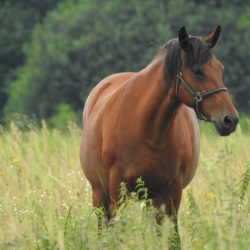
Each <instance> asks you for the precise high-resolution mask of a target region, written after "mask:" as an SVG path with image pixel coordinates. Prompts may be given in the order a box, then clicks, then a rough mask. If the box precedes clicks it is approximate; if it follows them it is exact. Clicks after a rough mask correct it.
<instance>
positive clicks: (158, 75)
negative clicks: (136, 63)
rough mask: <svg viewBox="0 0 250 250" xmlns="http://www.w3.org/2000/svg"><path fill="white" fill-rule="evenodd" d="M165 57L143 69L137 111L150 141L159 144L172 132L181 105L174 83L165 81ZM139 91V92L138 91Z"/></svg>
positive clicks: (139, 83)
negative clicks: (176, 95)
mask: <svg viewBox="0 0 250 250" xmlns="http://www.w3.org/2000/svg"><path fill="white" fill-rule="evenodd" d="M163 60H164V58H159V59H158V60H157V59H156V60H155V61H153V62H152V63H151V64H150V65H149V66H147V67H146V68H145V69H144V70H142V71H141V72H140V73H139V74H140V75H141V79H140V81H138V85H139V86H137V88H139V90H138V91H140V93H141V94H140V97H138V100H137V105H136V108H137V111H136V112H137V113H138V114H140V115H139V119H141V120H140V121H138V122H140V123H141V124H142V127H143V130H144V132H145V133H146V134H147V138H148V141H149V142H150V143H152V144H155V145H158V144H161V143H162V140H164V139H163V138H164V137H165V136H166V135H167V133H170V132H171V131H170V130H171V125H172V124H173V121H174V118H175V116H176V114H177V111H178V108H179V106H180V103H179V101H178V100H177V99H176V97H175V86H174V83H169V84H166V83H165V78H164V61H163ZM138 91H137V92H138Z"/></svg>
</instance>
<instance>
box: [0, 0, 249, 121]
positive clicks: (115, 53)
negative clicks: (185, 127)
mask: <svg viewBox="0 0 250 250" xmlns="http://www.w3.org/2000/svg"><path fill="white" fill-rule="evenodd" d="M7 2H12V3H13V5H11V6H15V8H19V9H17V10H15V13H16V14H17V18H18V17H19V15H20V16H21V17H20V20H21V19H24V20H25V21H23V22H21V23H24V24H23V25H21V28H15V29H13V32H9V33H8V32H7V31H8V30H9V28H8V27H9V26H8V25H6V28H5V29H3V32H4V34H7V35H6V36H7V38H6V39H3V41H5V42H6V44H7V45H8V46H9V45H11V44H12V43H8V41H9V40H13V41H15V42H13V44H14V47H13V49H11V51H17V53H19V54H20V53H21V57H22V58H24V55H23V50H24V51H25V58H26V60H25V62H24V64H23V66H22V67H21V68H20V69H19V70H18V72H17V73H16V71H12V70H11V71H10V72H11V74H15V75H16V77H9V76H8V77H7V75H8V74H6V75H5V74H4V77H7V78H8V79H10V80H8V82H10V81H11V82H12V83H11V86H10V87H9V88H8V95H9V99H8V102H7V105H6V106H5V118H6V119H8V117H9V116H10V115H11V113H16V112H18V113H22V114H26V115H28V116H34V115H35V116H36V117H37V118H45V119H48V118H51V117H52V116H54V115H55V114H56V113H57V107H58V105H60V103H67V104H69V105H70V107H71V108H72V109H73V110H74V112H76V114H77V115H78V116H79V117H80V116H81V113H82V107H83V104H84V101H85V100H86V96H87V95H88V93H89V91H90V89H92V88H93V86H95V85H96V84H97V83H98V81H100V80H101V79H102V78H104V77H105V76H107V75H110V74H113V73H116V72H121V71H138V70H140V69H142V68H143V67H144V66H146V65H147V64H148V63H149V61H150V60H151V58H152V57H153V56H154V54H155V53H156V50H157V48H158V47H159V46H160V45H162V44H163V43H165V42H166V41H167V40H169V39H171V38H173V37H176V36H177V32H178V30H179V28H180V27H181V26H183V25H185V26H186V27H187V30H188V31H189V32H190V33H191V34H194V35H201V36H206V35H207V34H208V33H210V32H211V31H212V30H213V28H214V27H215V26H216V25H217V24H220V25H221V26H222V37H221V39H220V41H219V44H218V46H217V47H216V48H215V49H214V51H215V54H216V55H217V56H218V57H219V59H221V60H222V62H223V63H224V65H225V68H226V71H225V84H226V86H227V87H229V89H230V90H231V92H232V95H233V98H234V100H235V102H236V104H237V106H238V108H239V109H240V110H241V111H244V112H245V113H246V114H249V110H250V101H249V96H250V85H249V83H250V78H249V74H248V58H249V57H250V50H249V49H248V44H249V40H250V35H249V27H250V26H249V23H250V22H249V13H250V11H249V10H250V5H249V2H248V1H239V0H234V1H231V2H230V3H228V2H226V1H224V0H221V1H214V0H210V1H206V2H204V1H197V0H192V1H186V0H178V1H174V0H169V1H163V0H157V1H146V2H145V1H141V0H136V1H132V0H129V1H126V2H124V1H114V0H112V1H108V2H104V1H100V0H91V1H90V0H86V1H81V0H75V1H66V0H65V1H63V2H60V4H59V7H58V8H57V9H55V10H54V11H51V12H48V13H47V10H50V9H53V8H55V6H57V3H58V1H56V0H54V1H49V0H46V1H42V2H39V1H32V0H29V1H27V2H25V1H14V0H13V1H10V0H9V1H7ZM6 6H7V7H8V6H10V5H6ZM6 6H5V8H7V7H6ZM28 6H29V8H27V7H28ZM24 7H25V11H27V12H25V11H24ZM39 10H40V11H39ZM1 11H2V10H1ZM1 11H0V17H1ZM3 12H4V11H3ZM19 12H20V13H19ZM13 13H14V12H13ZM32 13H35V14H34V15H33V14H32ZM13 16H14V14H13V15H9V20H10V22H9V21H8V19H6V23H7V22H8V23H10V24H11V23H13V26H14V27H19V26H18V25H16V22H14V21H13ZM31 16H32V18H34V20H33V19H31ZM44 16H46V18H45V19H42V18H41V17H44ZM211 16H212V18H211ZM26 19H27V20H26ZM32 20H33V21H32ZM36 20H38V21H36ZM40 20H43V22H40ZM26 22H28V25H27V27H29V28H28V29H27V31H26V30H25V27H26V26H25V23H26ZM34 23H36V25H35V28H34V30H33V32H32V38H31V42H30V43H27V42H26V40H25V39H24V38H25V36H29V34H30V31H31V29H32V27H33V26H32V25H33V24H34ZM4 34H3V37H4ZM25 34H26V35H25ZM12 37H13V39H12ZM18 41H20V42H18ZM23 44H25V46H23ZM7 45H6V46H5V47H4V48H5V49H4V50H3V52H2V53H6V54H5V55H4V56H3V57H2V58H3V59H2V61H4V60H5V61H6V60H7V58H10V56H9V53H7V52H6V51H8V50H9V49H8V48H9V47H8V46H7ZM15 46H17V47H15ZM21 47H22V48H23V47H24V49H23V50H21ZM20 51H21V52H20ZM0 60H1V54H0ZM13 61H15V62H16V61H18V60H16V58H15V59H14V58H13ZM22 63H23V59H22V60H20V62H18V64H17V65H20V64H22ZM2 65H7V64H2ZM2 67H4V66H2ZM8 67H9V66H8ZM13 67H14V66H13ZM15 67H17V66H15ZM3 70H4V69H3ZM0 71H1V68H0ZM7 78H6V79H7ZM13 79H14V80H13ZM0 91H4V93H5V94H4V95H5V99H4V101H3V103H2V105H4V104H5V102H6V98H7V96H6V84H5V87H3V88H2V87H1V86H0ZM0 95H1V93H0ZM0 115H1V114H0Z"/></svg>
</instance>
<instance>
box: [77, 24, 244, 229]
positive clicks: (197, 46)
mask: <svg viewBox="0 0 250 250" xmlns="http://www.w3.org/2000/svg"><path fill="white" fill-rule="evenodd" d="M219 36H220V26H217V27H216V29H215V30H214V31H213V32H212V33H211V34H210V35H208V36H207V37H206V38H205V39H203V40H202V39H201V38H199V37H194V36H189V35H188V33H187V32H186V29H185V27H182V28H181V29H180V30H179V32H178V38H175V39H172V40H170V41H168V42H167V43H166V44H165V45H163V46H162V47H161V48H160V49H159V51H158V53H157V55H156V56H155V57H154V58H153V60H152V61H151V62H150V63H149V65H147V66H146V67H145V68H143V69H142V70H140V71H139V72H125V73H117V74H114V75H111V76H108V77H107V78H105V79H103V80H102V81H101V82H100V83H99V84H98V85H97V86H96V87H95V88H94V89H93V90H92V91H91V93H90V95H89V96H88V98H87V100H86V103H85V107H84V111H83V135H82V140H81V146H80V160H81V165H82V169H83V172H84V174H85V176H86V177H87V179H88V181H89V182H90V184H91V187H92V199H93V206H94V207H103V209H104V211H105V214H106V217H107V219H110V218H111V217H112V214H113V213H114V211H115V209H116V206H117V202H118V197H119V190H120V184H121V183H122V182H124V183H126V186H127V188H128V191H133V190H134V188H135V181H136V180H137V178H138V177H141V178H142V179H143V180H144V182H145V186H146V188H147V189H148V195H149V198H150V199H152V203H153V205H154V206H155V207H156V208H159V209H160V208H164V214H166V215H168V216H169V217H170V218H173V219H174V222H175V225H176V231H178V228H177V213H178V209H179V205H180V201H181V196H182V190H183V189H184V188H185V187H186V186H187V185H188V184H189V183H190V181H191V180H192V178H193V176H194V174H195V171H196V169H197V166H198V161H199V150H200V148H199V146H200V135H199V127H198V122H197V118H198V119H200V120H205V121H208V122H213V123H214V125H215V127H216V129H217V132H218V134H219V135H221V136H227V135H229V134H231V133H232V132H234V131H235V129H236V125H237V122H238V119H239V114H238V112H237V110H236V109H235V107H234V105H233V103H232V100H231V97H230V95H229V91H228V89H227V88H226V87H225V86H224V83H223V79H222V77H223V70H224V66H223V64H222V63H221V62H220V61H219V60H218V59H217V58H216V57H215V55H214V54H213V53H212V51H211V49H212V48H213V47H214V46H215V44H216V43H217V40H218V38H219ZM156 219H157V221H158V223H161V220H162V216H159V215H158V216H156Z"/></svg>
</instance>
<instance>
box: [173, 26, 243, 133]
mask: <svg viewBox="0 0 250 250" xmlns="http://www.w3.org/2000/svg"><path fill="white" fill-rule="evenodd" d="M219 36H220V26H218V27H217V28H216V29H215V31H214V32H213V33H211V34H210V35H209V36H207V37H206V38H205V39H204V40H201V39H199V38H197V37H193V36H189V35H188V34H187V32H186V30H185V27H182V28H181V29H180V31H179V36H178V40H179V45H180V48H181V49H180V50H181V52H180V59H181V63H180V66H179V72H178V74H177V81H176V95H177V96H178V98H179V99H180V100H181V102H182V103H185V104H186V105H188V106H190V107H193V108H194V109H195V111H196V114H197V116H198V118H199V119H201V120H205V121H211V122H213V123H214V124H215V127H216V129H217V131H218V133H219V134H220V135H224V136H225V135H229V134H231V133H232V132H234V131H235V129H236V125H237V123H238V119H239V114H238V112H237V110H236V109H235V107H234V105H233V103H232V100H231V97H230V95H229V92H228V89H227V88H226V87H225V86H224V83H223V71H224V66H223V64H222V63H221V62H220V61H219V60H218V59H217V58H216V57H215V56H214V55H213V54H212V52H211V49H212V48H213V47H214V46H215V44H216V42H217V41H218V39H219Z"/></svg>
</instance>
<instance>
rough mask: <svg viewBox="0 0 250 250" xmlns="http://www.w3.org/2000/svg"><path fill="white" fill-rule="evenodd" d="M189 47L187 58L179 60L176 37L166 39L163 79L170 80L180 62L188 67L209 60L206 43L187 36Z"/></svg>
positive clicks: (175, 73)
mask: <svg viewBox="0 0 250 250" xmlns="http://www.w3.org/2000/svg"><path fill="white" fill-rule="evenodd" d="M188 39H189V42H190V45H191V49H190V50H189V51H188V52H187V60H185V61H184V62H182V60H181V47H180V44H179V41H178V39H177V38H175V39H172V40H170V41H168V42H167V43H166V44H165V45H164V46H163V47H164V48H165V49H166V53H167V55H166V59H165V80H166V82H167V83H168V82H170V81H171V80H173V79H174V78H175V77H176V75H177V74H178V73H179V72H180V69H181V66H182V64H184V65H185V66H187V67H189V68H190V69H192V68H193V66H195V65H196V66H199V65H202V64H204V63H206V62H208V61H209V59H210V58H211V57H212V52H211V50H210V49H209V47H208V45H207V44H206V43H204V42H203V41H202V40H201V39H199V38H197V37H189V38H188Z"/></svg>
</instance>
